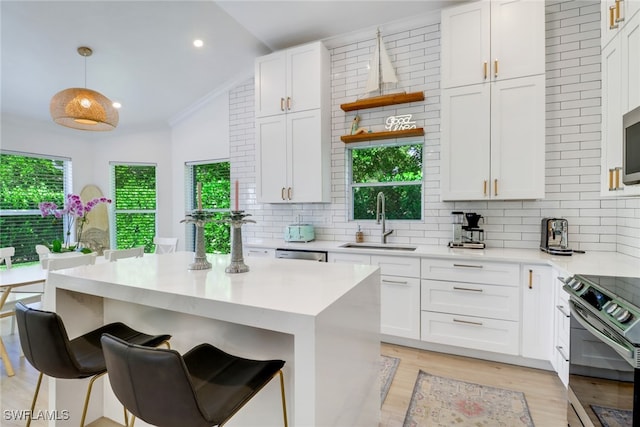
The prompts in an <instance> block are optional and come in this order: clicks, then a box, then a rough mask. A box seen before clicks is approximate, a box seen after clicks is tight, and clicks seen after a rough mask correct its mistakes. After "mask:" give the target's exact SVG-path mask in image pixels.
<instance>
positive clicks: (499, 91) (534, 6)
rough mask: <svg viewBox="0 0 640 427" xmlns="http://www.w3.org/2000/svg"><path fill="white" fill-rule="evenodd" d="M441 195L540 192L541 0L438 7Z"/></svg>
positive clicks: (463, 197) (491, 196) (531, 195)
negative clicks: (440, 60)
mask: <svg viewBox="0 0 640 427" xmlns="http://www.w3.org/2000/svg"><path fill="white" fill-rule="evenodd" d="M441 34H442V46H441V47H442V53H441V58H442V68H441V77H442V81H441V85H442V88H443V89H442V124H441V133H442V138H441V170H442V182H441V185H442V196H441V197H442V200H489V199H495V200H509V199H536V198H543V197H544V184H545V182H544V160H545V158H544V145H545V133H544V128H545V74H544V72H545V69H544V68H545V46H544V40H545V22H544V2H537V1H526V0H520V1H486V0H485V1H480V2H474V3H471V4H466V5H463V6H458V7H452V8H447V9H444V10H443V11H442V21H441Z"/></svg>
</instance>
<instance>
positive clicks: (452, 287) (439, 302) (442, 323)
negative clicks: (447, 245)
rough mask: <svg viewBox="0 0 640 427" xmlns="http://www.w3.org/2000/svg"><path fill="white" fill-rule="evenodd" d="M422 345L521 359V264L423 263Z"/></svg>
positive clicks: (447, 261)
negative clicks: (470, 350) (439, 345)
mask: <svg viewBox="0 0 640 427" xmlns="http://www.w3.org/2000/svg"><path fill="white" fill-rule="evenodd" d="M421 271H422V281H421V288H422V289H421V295H422V297H421V307H420V308H421V321H420V330H421V333H420V338H421V339H422V340H423V341H427V342H432V343H438V344H445V345H452V346H457V347H464V348H468V349H475V350H483V351H491V352H497V353H502V354H509V355H518V354H519V353H520V290H519V287H518V284H519V281H520V280H519V272H520V265H519V264H511V263H498V262H478V261H465V260H448V259H423V260H422V268H421Z"/></svg>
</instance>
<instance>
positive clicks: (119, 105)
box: [111, 102, 122, 108]
mask: <svg viewBox="0 0 640 427" xmlns="http://www.w3.org/2000/svg"><path fill="white" fill-rule="evenodd" d="M111 105H112V106H113V108H120V107H122V104H120V103H119V102H114V103H113V104H111Z"/></svg>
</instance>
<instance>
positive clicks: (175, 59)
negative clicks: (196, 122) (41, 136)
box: [0, 0, 454, 128]
mask: <svg viewBox="0 0 640 427" xmlns="http://www.w3.org/2000/svg"><path fill="white" fill-rule="evenodd" d="M447 3H454V1H446V0H443V1H435V0H434V1H312V0H307V1H303V0H299V1H242V0H240V1H186V0H183V1H148V0H139V1H91V0H84V1H25V0H19V1H7V0H3V1H2V2H0V19H1V37H2V38H1V48H2V50H1V61H2V69H1V71H2V74H1V78H2V92H1V96H2V98H1V101H2V102H1V107H2V114H3V116H5V117H23V118H28V119H30V120H39V121H50V120H51V119H50V116H49V101H50V99H51V97H52V96H53V95H54V94H55V93H56V92H58V91H60V90H62V89H66V88H69V87H84V86H85V58H83V57H81V56H80V55H79V54H78V53H77V51H76V49H77V48H78V47H79V46H89V47H91V48H92V49H93V55H92V56H91V57H89V58H87V59H86V86H87V87H89V88H91V89H94V90H97V91H99V92H101V93H103V94H104V95H106V96H108V97H109V98H110V99H111V100H113V101H119V102H120V103H122V109H121V110H120V127H123V128H124V127H128V128H135V127H150V126H157V125H164V126H166V125H167V124H168V123H171V122H172V121H173V120H176V119H177V118H179V117H180V116H181V115H182V114H184V113H185V112H187V111H189V109H190V108H192V107H193V106H194V105H197V104H198V102H199V101H201V100H202V99H204V98H206V97H208V96H211V95H212V94H215V93H218V92H219V91H222V90H225V89H226V88H228V87H229V86H230V85H232V84H233V83H235V82H238V81H240V80H242V79H246V78H248V77H250V76H251V75H252V74H253V62H254V59H255V58H256V57H257V56H260V55H264V54H266V53H269V52H271V51H274V50H279V49H283V48H287V47H291V46H294V45H298V44H301V43H306V42H309V41H314V40H320V39H327V38H330V37H334V36H338V35H343V34H347V33H351V32H354V31H359V30H363V29H371V30H372V32H373V30H374V29H375V28H376V26H379V25H381V24H385V23H389V22H393V21H397V20H402V19H405V18H408V17H416V16H420V15H421V14H424V15H426V14H428V13H431V12H433V11H434V10H437V9H439V8H441V7H442V5H443V4H447ZM194 39H202V40H203V41H204V46H203V47H202V48H196V47H194V46H193V44H192V42H193V40H194Z"/></svg>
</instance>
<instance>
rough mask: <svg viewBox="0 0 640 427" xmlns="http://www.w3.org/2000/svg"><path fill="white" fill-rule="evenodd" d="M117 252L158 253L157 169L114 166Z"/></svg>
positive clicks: (152, 167) (138, 166)
mask: <svg viewBox="0 0 640 427" xmlns="http://www.w3.org/2000/svg"><path fill="white" fill-rule="evenodd" d="M114 175H115V191H114V194H115V197H114V205H115V224H116V229H115V237H116V248H117V249H128V248H132V247H135V246H142V245H144V251H145V252H147V253H150V252H153V251H154V249H155V248H154V245H153V238H154V237H155V235H156V212H155V211H156V200H157V190H156V167H155V166H141V165H114Z"/></svg>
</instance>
